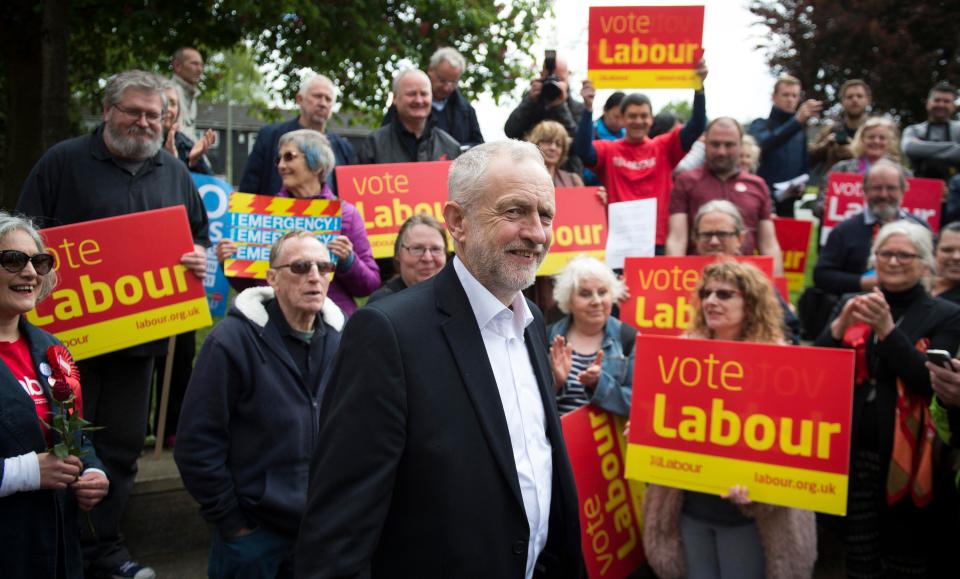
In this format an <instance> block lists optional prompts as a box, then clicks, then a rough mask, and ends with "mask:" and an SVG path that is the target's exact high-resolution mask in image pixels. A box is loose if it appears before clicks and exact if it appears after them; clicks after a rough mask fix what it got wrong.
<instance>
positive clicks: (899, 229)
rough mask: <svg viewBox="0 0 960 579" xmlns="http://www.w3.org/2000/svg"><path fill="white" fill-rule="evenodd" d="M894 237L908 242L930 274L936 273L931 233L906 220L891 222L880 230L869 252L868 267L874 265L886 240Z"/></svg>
mask: <svg viewBox="0 0 960 579" xmlns="http://www.w3.org/2000/svg"><path fill="white" fill-rule="evenodd" d="M896 235H902V236H904V237H906V238H907V239H908V240H909V241H910V243H911V244H912V245H913V248H914V249H915V250H916V252H917V255H919V256H920V261H922V262H923V264H924V265H926V266H927V268H929V269H930V273H936V272H937V262H936V260H934V258H933V233H931V232H930V230H929V229H927V228H926V227H924V226H922V225H920V224H918V223H913V222H912V221H907V220H906V219H900V220H898V221H891V222H890V223H887V224H886V225H884V226H883V227H881V228H880V231H879V232H877V238H876V239H875V240H874V241H873V247H872V248H871V250H870V267H874V266H875V265H876V261H877V256H876V253H877V251H879V250H880V248H881V247H883V244H884V243H886V242H887V240H888V239H890V238H891V237H894V236H896Z"/></svg>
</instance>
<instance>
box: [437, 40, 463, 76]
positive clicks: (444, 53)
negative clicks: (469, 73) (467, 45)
mask: <svg viewBox="0 0 960 579" xmlns="http://www.w3.org/2000/svg"><path fill="white" fill-rule="evenodd" d="M444 60H446V61H447V62H449V63H450V66H452V67H453V68H455V69H457V70H459V71H460V72H463V71H464V70H465V69H466V68H467V60H466V59H465V58H463V55H462V54H460V53H459V52H457V49H455V48H452V47H449V46H444V47H441V48H438V49H437V50H436V52H434V53H433V55H432V56H430V68H436V67H437V66H439V65H440V63H441V62H443V61H444Z"/></svg>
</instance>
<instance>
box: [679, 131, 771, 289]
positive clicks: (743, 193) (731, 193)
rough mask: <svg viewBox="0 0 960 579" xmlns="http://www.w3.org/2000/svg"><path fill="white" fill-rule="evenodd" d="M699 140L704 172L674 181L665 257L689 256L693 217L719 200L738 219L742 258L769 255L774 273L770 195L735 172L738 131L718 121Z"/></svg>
mask: <svg viewBox="0 0 960 579" xmlns="http://www.w3.org/2000/svg"><path fill="white" fill-rule="evenodd" d="M704 136H705V139H704V140H705V143H704V144H705V152H706V162H705V164H704V166H702V167H698V168H696V169H692V170H690V171H685V172H683V173H681V174H679V175H677V178H676V179H675V180H674V184H673V192H672V193H671V194H670V230H669V234H668V235H667V255H694V254H695V253H696V252H695V250H694V246H693V243H692V241H691V238H690V235H689V234H690V224H691V222H692V221H693V218H694V216H695V215H696V214H697V211H699V210H700V207H701V206H702V205H703V204H705V203H707V202H708V201H713V200H714V199H725V200H727V201H729V202H731V203H733V204H734V205H735V206H736V207H737V209H738V210H739V211H740V215H742V216H743V223H744V226H745V230H744V234H745V235H744V239H743V247H742V251H743V254H744V255H752V254H753V253H754V250H755V249H756V250H759V253H760V255H770V256H772V257H773V260H774V268H775V269H776V270H777V272H780V271H781V270H782V265H781V256H780V244H779V243H778V242H777V234H776V231H775V230H774V227H773V219H772V214H773V203H772V200H771V198H770V191H769V190H768V189H767V184H766V183H765V182H764V181H763V179H761V178H760V177H758V176H756V175H751V174H750V173H747V172H746V171H742V170H740V163H739V161H740V145H741V141H742V140H743V128H742V127H741V126H740V123H738V122H737V121H736V120H734V119H732V118H730V117H719V118H716V119H713V120H712V121H710V124H709V125H707V130H706V131H705V132H704Z"/></svg>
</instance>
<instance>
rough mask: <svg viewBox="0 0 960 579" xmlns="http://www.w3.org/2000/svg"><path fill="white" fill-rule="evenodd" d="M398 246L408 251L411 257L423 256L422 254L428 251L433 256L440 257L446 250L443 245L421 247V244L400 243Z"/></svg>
mask: <svg viewBox="0 0 960 579" xmlns="http://www.w3.org/2000/svg"><path fill="white" fill-rule="evenodd" d="M400 247H402V248H404V249H406V250H407V251H409V252H410V255H412V256H413V257H423V254H424V253H426V252H428V251H429V252H430V255H432V256H433V257H440V256H441V255H443V254H445V253H446V252H447V248H445V247H423V246H421V245H414V246H412V247H411V246H409V245H401V246H400Z"/></svg>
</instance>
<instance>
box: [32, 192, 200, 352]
mask: <svg viewBox="0 0 960 579" xmlns="http://www.w3.org/2000/svg"><path fill="white" fill-rule="evenodd" d="M41 234H42V235H43V237H44V239H45V240H46V245H47V250H48V251H49V252H50V253H52V254H54V255H55V256H56V259H57V261H56V271H57V277H58V279H59V281H58V282H57V287H56V289H55V290H54V291H53V293H52V294H51V295H50V296H49V297H48V298H47V299H46V300H44V301H43V302H41V303H40V304H39V305H38V306H37V307H36V309H34V310H33V311H31V312H29V313H28V314H27V319H29V320H30V322H31V323H32V324H34V325H36V326H39V327H41V328H43V329H44V330H46V331H48V332H50V333H52V334H55V335H56V336H57V337H58V338H60V340H61V341H62V342H63V343H64V344H66V345H67V347H68V348H70V352H71V353H73V357H74V358H76V359H78V360H82V359H84V358H90V357H92V356H98V355H100V354H106V353H107V352H113V351H115V350H120V349H123V348H127V347H130V346H136V345H137V344H143V343H146V342H151V341H153V340H157V339H160V338H166V337H168V336H173V335H176V334H181V333H183V332H188V331H190V330H196V329H197V328H202V327H204V326H209V325H210V323H211V320H210V310H209V309H208V308H207V298H206V296H205V295H204V291H203V282H202V281H201V280H200V279H199V278H197V276H195V275H193V274H192V273H190V272H189V271H188V270H187V268H185V267H184V266H182V265H180V257H181V256H182V255H183V254H184V253H187V252H190V251H193V239H192V236H191V234H190V225H189V223H188V221H187V212H186V210H185V209H184V208H183V206H182V205H178V206H176V207H168V208H166V209H157V210H154V211H145V212H142V213H133V214H130V215H122V216H118V217H108V218H106V219H97V220H94V221H85V222H83V223H76V224H73V225H64V226H61V227H51V228H49V229H44V230H43V231H41Z"/></svg>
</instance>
